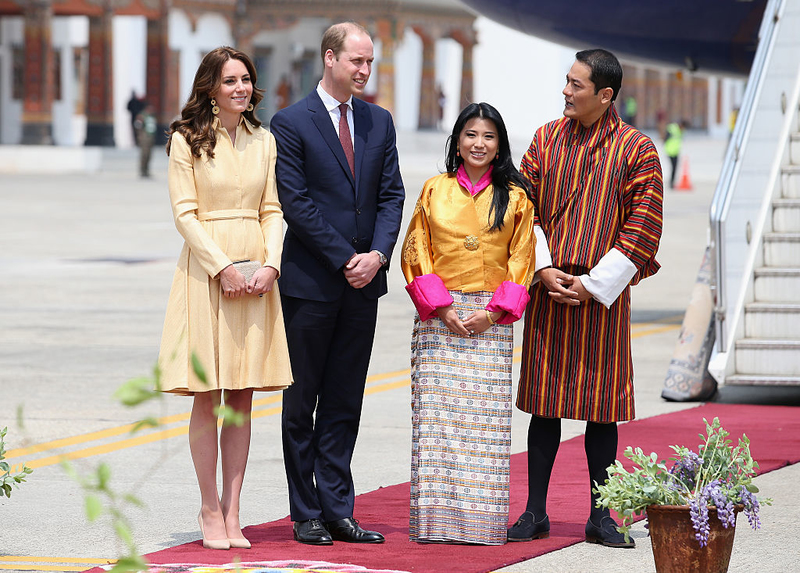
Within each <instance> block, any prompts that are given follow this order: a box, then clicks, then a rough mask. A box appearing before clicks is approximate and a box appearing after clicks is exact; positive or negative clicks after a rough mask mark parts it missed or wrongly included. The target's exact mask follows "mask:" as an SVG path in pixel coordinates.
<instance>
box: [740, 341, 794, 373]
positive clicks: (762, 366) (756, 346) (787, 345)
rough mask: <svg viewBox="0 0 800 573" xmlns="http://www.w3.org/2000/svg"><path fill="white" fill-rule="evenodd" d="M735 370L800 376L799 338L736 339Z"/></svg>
mask: <svg viewBox="0 0 800 573" xmlns="http://www.w3.org/2000/svg"><path fill="white" fill-rule="evenodd" d="M735 361H736V372H751V373H755V374H759V375H763V376H800V340H765V339H760V338H742V339H741V340H737V341H736V358H735Z"/></svg>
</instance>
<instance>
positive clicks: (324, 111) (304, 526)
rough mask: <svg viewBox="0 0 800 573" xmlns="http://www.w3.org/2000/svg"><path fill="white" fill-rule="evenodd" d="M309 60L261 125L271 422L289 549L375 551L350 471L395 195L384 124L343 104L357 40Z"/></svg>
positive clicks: (399, 192)
mask: <svg viewBox="0 0 800 573" xmlns="http://www.w3.org/2000/svg"><path fill="white" fill-rule="evenodd" d="M321 51H322V60H323V63H324V65H325V68H324V72H323V76H322V81H320V83H319V85H318V86H317V88H316V89H315V90H314V91H312V92H311V93H310V94H309V95H308V97H306V98H305V99H303V100H301V101H299V102H297V103H295V104H294V105H292V106H290V107H288V108H286V109H283V110H281V111H279V112H278V113H277V114H276V115H275V116H274V117H273V118H272V122H271V125H270V129H271V131H272V133H273V135H274V136H275V139H276V141H277V144H278V161H277V165H276V176H277V182H278V195H279V196H280V200H281V205H282V207H283V213H284V218H285V219H286V222H287V224H288V226H289V228H288V231H287V233H286V238H285V241H284V247H283V260H282V262H281V277H280V280H279V285H280V290H281V302H282V305H283V315H284V321H285V323H286V333H287V338H288V342H289V356H290V358H291V362H292V371H293V374H294V385H292V386H291V387H289V388H288V389H287V390H285V391H284V395H283V417H282V420H281V422H282V433H283V454H284V463H285V466H286V475H287V479H288V482H289V505H290V510H291V517H292V521H293V522H294V526H293V529H294V538H295V539H296V540H297V541H299V542H301V543H309V544H313V545H330V544H331V543H333V540H339V541H348V542H353V543H382V542H383V541H384V538H383V536H382V535H381V534H380V533H378V532H375V531H367V530H365V529H362V528H361V527H360V526H359V525H358V522H357V521H356V520H355V519H353V504H354V500H355V492H354V487H353V477H352V473H351V470H350V461H351V459H352V457H353V449H354V447H355V442H356V437H357V435H358V425H359V420H360V418H361V404H362V401H363V398H364V385H365V383H366V377H367V368H368V366H369V358H370V354H371V352H372V342H373V338H374V336H375V322H376V318H377V311H378V297H380V296H382V295H383V294H385V293H386V271H387V265H388V257H389V256H390V255H391V254H392V249H393V248H394V244H395V241H396V240H397V234H398V232H399V230H400V219H401V217H402V211H403V200H404V198H405V191H404V188H403V181H402V179H401V177H400V171H399V167H398V164H397V149H396V147H395V130H394V124H393V122H392V117H391V114H390V113H389V112H388V111H386V110H385V109H383V108H381V107H378V106H376V105H373V104H369V103H366V102H363V101H361V100H359V99H356V98H355V97H353V96H359V95H361V94H362V93H363V92H364V87H365V85H366V83H367V80H368V79H369V76H370V73H371V71H372V61H373V46H372V40H371V39H370V36H369V33H368V32H367V31H366V30H365V29H364V28H362V27H361V26H359V25H358V24H355V23H353V22H344V23H340V24H335V25H333V26H331V27H330V28H328V30H327V31H326V32H325V34H324V35H323V37H322V50H321ZM315 410H316V416H315Z"/></svg>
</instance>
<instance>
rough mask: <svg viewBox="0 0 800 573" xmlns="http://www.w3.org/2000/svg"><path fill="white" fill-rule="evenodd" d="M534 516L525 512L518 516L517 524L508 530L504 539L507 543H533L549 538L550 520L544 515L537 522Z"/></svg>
mask: <svg viewBox="0 0 800 573" xmlns="http://www.w3.org/2000/svg"><path fill="white" fill-rule="evenodd" d="M535 519H536V516H535V515H533V513H532V512H530V511H526V512H525V513H523V514H522V515H520V516H519V519H518V520H517V522H516V523H515V524H514V525H512V526H511V527H509V528H508V534H507V535H506V537H507V538H508V540H509V541H533V540H534V539H547V538H548V537H550V518H548V517H547V516H546V515H545V516H544V517H543V518H542V519H540V520H539V521H535Z"/></svg>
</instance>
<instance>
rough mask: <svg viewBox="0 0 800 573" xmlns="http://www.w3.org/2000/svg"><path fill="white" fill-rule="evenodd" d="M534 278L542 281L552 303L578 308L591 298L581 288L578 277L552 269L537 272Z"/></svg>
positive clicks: (586, 291)
mask: <svg viewBox="0 0 800 573" xmlns="http://www.w3.org/2000/svg"><path fill="white" fill-rule="evenodd" d="M536 277H537V278H538V279H539V280H540V281H542V283H543V284H544V286H545V288H547V290H548V291H549V292H548V293H547V294H548V295H550V298H552V299H553V300H554V301H556V302H557V303H560V304H567V305H570V306H578V305H579V304H580V303H582V302H583V301H585V300H589V299H590V298H592V293H590V292H589V291H588V290H586V287H584V286H583V283H582V282H581V279H580V277H576V276H574V275H571V274H568V273H565V272H564V271H561V270H559V269H556V268H553V267H547V268H544V269H541V270H539V271H537V273H536Z"/></svg>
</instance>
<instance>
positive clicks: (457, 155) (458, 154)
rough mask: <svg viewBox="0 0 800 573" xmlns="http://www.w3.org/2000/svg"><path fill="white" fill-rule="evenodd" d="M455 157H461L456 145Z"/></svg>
mask: <svg viewBox="0 0 800 573" xmlns="http://www.w3.org/2000/svg"><path fill="white" fill-rule="evenodd" d="M456 157H461V150H460V149H459V148H458V147H456Z"/></svg>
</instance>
